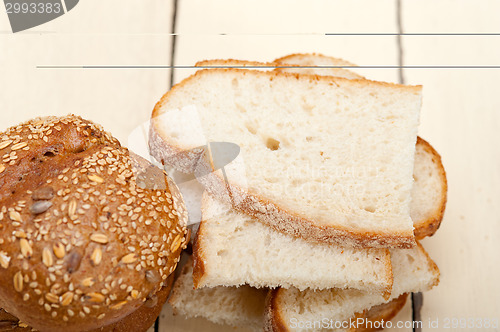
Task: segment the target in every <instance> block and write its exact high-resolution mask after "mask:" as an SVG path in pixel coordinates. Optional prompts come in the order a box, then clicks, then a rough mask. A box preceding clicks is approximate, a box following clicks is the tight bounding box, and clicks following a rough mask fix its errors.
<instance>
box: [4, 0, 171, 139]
mask: <svg viewBox="0 0 500 332" xmlns="http://www.w3.org/2000/svg"><path fill="white" fill-rule="evenodd" d="M171 10H172V2H171V1H162V0H150V1H147V3H143V2H138V1H127V2H126V3H125V2H124V1H120V0H109V1H104V2H103V1H98V0H86V1H80V3H79V4H78V5H77V6H76V7H75V8H74V9H73V10H71V11H70V12H68V13H67V14H65V15H63V16H61V17H59V18H57V19H55V20H54V21H51V22H48V23H46V24H44V25H41V26H38V27H35V28H33V29H30V30H28V31H26V32H19V33H16V34H12V33H8V31H6V32H5V33H2V34H0V45H1V46H0V49H1V51H0V74H1V76H2V79H1V80H0V91H2V93H1V94H0V103H1V105H2V113H1V115H0V119H1V120H2V121H1V129H4V128H7V127H8V126H10V125H14V124H16V123H18V122H21V121H24V120H27V119H28V118H31V117H34V116H41V115H65V114H68V113H75V114H78V115H81V116H84V117H86V118H89V119H92V120H93V121H95V122H98V123H101V124H102V125H103V126H104V127H105V128H106V130H109V131H111V132H113V134H114V135H115V136H116V137H117V138H118V139H119V140H120V141H121V142H122V143H126V139H127V137H128V135H129V133H130V132H131V131H132V130H133V129H134V128H135V127H136V126H137V125H139V124H140V123H142V122H143V121H146V120H148V118H149V116H150V114H151V111H152V109H153V107H154V104H155V103H156V101H157V99H159V97H160V96H161V95H162V94H163V93H164V92H165V91H166V90H167V89H168V83H169V80H168V76H169V70H168V69H142V70H141V69H40V68H37V66H39V65H75V66H81V65H164V64H168V63H169V61H170V46H171V36H170V35H169V31H170V29H171V22H170V20H171V17H172V13H171ZM3 15H5V14H4V12H2V13H1V14H0V20H2V24H0V27H2V29H6V30H8V29H10V28H9V26H8V24H6V22H8V20H7V17H6V16H5V17H3Z"/></svg>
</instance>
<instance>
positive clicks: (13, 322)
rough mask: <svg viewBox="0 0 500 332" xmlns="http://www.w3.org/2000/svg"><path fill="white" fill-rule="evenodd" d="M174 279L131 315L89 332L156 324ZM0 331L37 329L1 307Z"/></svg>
mask: <svg viewBox="0 0 500 332" xmlns="http://www.w3.org/2000/svg"><path fill="white" fill-rule="evenodd" d="M173 281H174V275H173V274H171V275H170V277H168V279H167V284H166V285H165V286H163V287H162V288H161V289H160V290H159V291H158V292H157V293H156V296H155V297H153V298H152V299H151V300H149V301H146V302H144V303H143V304H142V305H141V306H140V307H139V309H137V310H135V311H134V312H132V313H131V314H130V315H128V316H126V317H125V318H122V319H121V320H119V321H118V322H116V323H113V324H111V325H107V326H104V327H101V328H97V329H95V330H92V331H89V332H137V331H146V330H147V329H148V328H150V327H151V325H153V324H154V322H155V320H156V318H157V317H158V316H159V314H160V312H161V309H162V307H163V305H164V304H165V302H166V301H167V298H168V296H169V294H170V290H171V289H172V285H173ZM0 331H2V332H18V331H37V330H36V329H33V328H31V327H30V326H28V325H27V324H26V323H24V322H21V321H20V320H19V319H17V317H15V316H12V315H11V314H9V313H8V312H6V311H5V310H3V309H0Z"/></svg>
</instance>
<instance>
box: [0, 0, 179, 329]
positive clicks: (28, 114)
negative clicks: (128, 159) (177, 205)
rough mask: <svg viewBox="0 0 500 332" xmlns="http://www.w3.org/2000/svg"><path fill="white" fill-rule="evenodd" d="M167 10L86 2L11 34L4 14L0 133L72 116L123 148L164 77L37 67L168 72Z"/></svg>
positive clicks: (166, 5) (163, 4)
mask: <svg viewBox="0 0 500 332" xmlns="http://www.w3.org/2000/svg"><path fill="white" fill-rule="evenodd" d="M172 4H173V2H172V1H163V0H149V1H147V3H146V2H142V1H127V2H126V3H124V2H123V1H121V0H106V1H98V0H85V1H80V2H79V4H78V5H77V6H76V7H75V8H74V9H73V10H72V11H70V12H68V13H67V14H65V15H63V16H61V17H59V18H58V19H56V20H54V21H51V22H48V23H46V24H44V25H42V26H38V27H35V28H33V29H30V30H28V31H26V32H20V33H16V34H12V33H11V32H9V31H10V26H9V23H8V19H7V16H6V15H5V14H4V11H2V13H0V31H1V34H0V76H1V79H0V91H1V93H0V104H1V105H2V110H1V112H0V126H1V128H0V130H4V129H5V128H7V127H9V126H10V125H14V124H16V123H18V122H21V121H24V120H27V119H29V118H33V117H37V116H42V115H64V114H68V113H75V114H78V115H81V116H82V117H85V118H88V119H90V120H93V121H95V122H97V123H100V124H102V125H103V126H104V128H105V129H106V130H108V131H110V132H111V133H113V135H115V136H116V137H117V138H119V139H120V141H122V143H125V144H126V143H127V138H128V136H129V134H130V133H131V132H132V130H133V129H134V128H136V127H137V126H138V125H139V124H141V123H142V122H144V121H147V120H148V119H149V117H150V114H151V110H152V109H153V107H154V104H155V103H156V101H158V99H159V98H160V97H161V95H162V94H163V93H164V92H165V91H167V89H168V87H169V86H168V84H169V79H168V78H169V76H170V72H169V70H167V69H161V70H153V69H37V68H36V66H37V65H76V66H80V65H126V66H127V65H166V64H167V65H168V64H169V63H170V54H171V36H170V34H169V32H170V30H171V18H172V14H173V13H172V9H173V6H172ZM153 331H155V329H154V327H151V328H150V329H149V330H148V332H153Z"/></svg>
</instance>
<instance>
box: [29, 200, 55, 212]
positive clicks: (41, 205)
mask: <svg viewBox="0 0 500 332" xmlns="http://www.w3.org/2000/svg"><path fill="white" fill-rule="evenodd" d="M51 206H52V202H49V201H38V202H35V203H33V205H32V206H31V207H30V212H31V213H33V214H40V213H44V212H45V211H47V210H48V209H49V208H50V207H51Z"/></svg>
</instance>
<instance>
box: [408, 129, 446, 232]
mask: <svg viewBox="0 0 500 332" xmlns="http://www.w3.org/2000/svg"><path fill="white" fill-rule="evenodd" d="M413 179H414V181H415V182H414V183H413V188H412V191H411V204H410V215H411V218H412V220H413V225H414V227H415V229H414V233H415V237H416V238H417V239H422V238H424V237H426V236H432V235H434V233H436V231H437V230H438V228H439V226H440V225H441V220H443V215H444V210H445V208H446V200H447V193H448V182H447V180H446V172H445V170H444V167H443V163H442V162H441V156H440V155H439V153H437V151H436V150H435V149H434V148H433V147H432V146H431V145H430V144H429V143H428V142H427V141H425V140H424V139H422V138H420V137H418V139H417V145H416V149H415V167H414V169H413Z"/></svg>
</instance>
